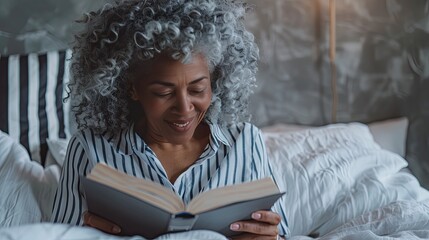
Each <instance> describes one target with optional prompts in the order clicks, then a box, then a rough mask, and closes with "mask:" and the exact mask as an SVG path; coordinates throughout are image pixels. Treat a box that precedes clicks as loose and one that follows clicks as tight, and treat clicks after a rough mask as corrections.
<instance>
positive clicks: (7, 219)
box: [0, 131, 60, 228]
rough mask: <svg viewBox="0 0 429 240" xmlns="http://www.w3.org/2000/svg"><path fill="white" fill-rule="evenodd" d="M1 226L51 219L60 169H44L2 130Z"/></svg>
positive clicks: (0, 134)
mask: <svg viewBox="0 0 429 240" xmlns="http://www.w3.org/2000/svg"><path fill="white" fill-rule="evenodd" d="M0 146H2V148H1V149H2V150H1V151H0V179H1V181H0V228H1V227H10V226H16V225H22V224H27V223H35V222H40V221H48V220H49V219H50V215H51V210H52V204H53V198H54V195H55V191H56V188H57V185H58V180H59V176H60V168H59V167H58V166H56V165H52V166H49V167H47V168H43V167H42V166H41V165H40V164H39V163H37V162H35V161H31V160H30V157H29V155H28V152H27V151H26V149H25V148H24V147H23V146H22V145H21V144H19V143H18V142H16V141H15V140H14V139H12V138H11V137H9V136H8V135H7V134H5V133H3V132H1V131H0Z"/></svg>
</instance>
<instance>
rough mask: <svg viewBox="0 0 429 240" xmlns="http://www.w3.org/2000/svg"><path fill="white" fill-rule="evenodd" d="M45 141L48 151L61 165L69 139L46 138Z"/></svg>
mask: <svg viewBox="0 0 429 240" xmlns="http://www.w3.org/2000/svg"><path fill="white" fill-rule="evenodd" d="M46 142H47V143H48V148H49V153H50V154H52V157H53V158H54V160H55V163H56V164H58V165H60V166H63V163H64V159H65V157H66V153H67V146H68V144H69V139H64V138H59V139H47V140H46Z"/></svg>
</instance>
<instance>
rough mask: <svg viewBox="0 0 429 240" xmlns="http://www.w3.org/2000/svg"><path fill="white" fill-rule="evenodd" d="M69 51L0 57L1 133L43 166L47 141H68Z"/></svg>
mask: <svg viewBox="0 0 429 240" xmlns="http://www.w3.org/2000/svg"><path fill="white" fill-rule="evenodd" d="M70 56H71V52H70V51H69V50H67V51H52V52H48V53H40V54H37V53H31V54H26V55H9V56H3V55H2V56H0V112H1V113H2V114H1V116H0V130H1V131H3V132H5V133H8V134H9V135H10V137H12V138H13V139H15V140H17V141H19V142H20V143H21V144H22V145H23V146H24V147H25V148H26V149H27V151H28V152H29V154H30V157H31V159H32V160H35V161H37V162H40V163H41V164H42V165H44V163H45V158H46V154H47V150H48V147H47V144H46V139H47V138H51V139H55V138H68V137H69V136H70V133H69V124H68V108H69V105H68V104H63V102H62V99H63V97H65V88H64V86H65V84H66V83H67V82H68V81H69V70H68V69H69V61H68V59H69V58H70Z"/></svg>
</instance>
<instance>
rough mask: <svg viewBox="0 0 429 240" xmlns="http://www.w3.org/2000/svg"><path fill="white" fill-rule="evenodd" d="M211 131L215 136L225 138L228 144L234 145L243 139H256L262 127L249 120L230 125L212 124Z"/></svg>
mask: <svg viewBox="0 0 429 240" xmlns="http://www.w3.org/2000/svg"><path fill="white" fill-rule="evenodd" d="M211 131H212V134H213V135H214V136H217V137H218V138H219V139H224V140H225V141H226V142H228V143H229V144H228V145H233V144H234V143H236V142H237V141H241V139H247V138H248V139H256V138H257V136H258V135H259V134H260V129H259V128H258V127H257V126H255V125H254V124H252V123H249V122H238V123H232V124H228V125H218V124H212V125H211Z"/></svg>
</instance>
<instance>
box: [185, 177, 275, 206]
mask: <svg viewBox="0 0 429 240" xmlns="http://www.w3.org/2000/svg"><path fill="white" fill-rule="evenodd" d="M278 193H280V191H279V189H278V188H277V186H276V184H275V183H274V181H273V180H272V179H271V178H263V179H260V180H256V181H252V182H246V183H240V184H236V185H231V186H226V187H220V188H216V189H212V190H209V191H207V192H203V193H201V194H199V195H198V196H196V197H195V198H194V199H192V201H191V202H190V203H189V205H188V206H187V207H186V210H187V211H188V212H190V213H193V214H198V213H201V212H205V211H208V210H212V209H215V208H218V207H221V206H225V205H229V204H233V203H237V202H242V201H246V200H252V199H257V198H261V197H266V196H270V195H273V194H278Z"/></svg>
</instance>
